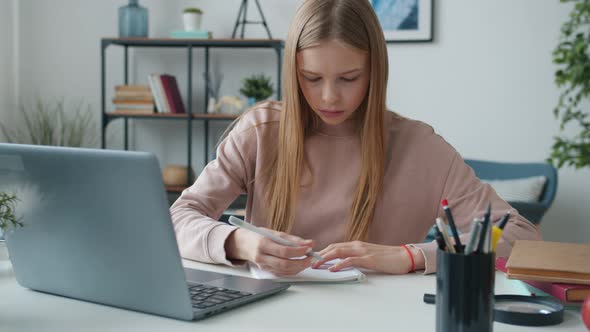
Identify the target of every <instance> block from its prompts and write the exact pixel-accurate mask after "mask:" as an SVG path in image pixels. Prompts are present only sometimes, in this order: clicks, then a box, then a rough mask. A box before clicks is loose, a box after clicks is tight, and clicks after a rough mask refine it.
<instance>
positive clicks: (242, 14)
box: [231, 0, 272, 39]
mask: <svg viewBox="0 0 590 332" xmlns="http://www.w3.org/2000/svg"><path fill="white" fill-rule="evenodd" d="M254 1H255V2H256V7H258V12H259V13H260V19H261V21H248V20H247V19H246V13H247V12H248V0H242V4H241V5H240V10H239V11H238V17H237V18H236V24H235V26H234V32H233V33H232V35H231V37H232V38H236V32H237V31H238V27H239V26H240V25H241V26H242V32H241V34H240V38H242V39H244V33H245V30H246V24H262V25H263V26H264V28H265V29H266V33H267V34H268V39H272V36H271V34H270V29H269V28H268V24H266V19H265V18H264V13H263V12H262V7H260V3H259V2H258V0H254Z"/></svg>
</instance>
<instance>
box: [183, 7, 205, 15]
mask: <svg viewBox="0 0 590 332" xmlns="http://www.w3.org/2000/svg"><path fill="white" fill-rule="evenodd" d="M183 13H191V14H203V11H202V10H201V9H199V8H185V9H184V10H183Z"/></svg>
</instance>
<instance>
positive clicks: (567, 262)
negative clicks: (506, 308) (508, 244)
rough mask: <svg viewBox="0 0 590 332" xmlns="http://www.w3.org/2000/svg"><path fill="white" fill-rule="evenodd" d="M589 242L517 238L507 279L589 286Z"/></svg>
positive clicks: (508, 267) (508, 266) (508, 265)
mask: <svg viewBox="0 0 590 332" xmlns="http://www.w3.org/2000/svg"><path fill="white" fill-rule="evenodd" d="M588 262H590V244H582V243H564V242H548V241H526V240H517V241H515V243H514V247H513V248H512V252H511V254H510V258H509V259H508V262H507V263H506V268H507V276H508V278H509V279H519V280H533V281H546V282H560V283H570V284H586V285H590V264H588Z"/></svg>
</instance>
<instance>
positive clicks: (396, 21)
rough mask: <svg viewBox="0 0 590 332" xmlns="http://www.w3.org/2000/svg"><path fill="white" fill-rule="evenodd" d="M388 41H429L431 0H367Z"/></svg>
mask: <svg viewBox="0 0 590 332" xmlns="http://www.w3.org/2000/svg"><path fill="white" fill-rule="evenodd" d="M369 1H370V2H371V5H372V6H373V9H374V10H375V13H376V14H377V17H378V18H379V22H380V23H381V27H382V28H383V33H384V34H385V40H386V41H387V42H388V43H396V42H430V41H432V35H433V24H432V23H433V22H432V13H433V0H369Z"/></svg>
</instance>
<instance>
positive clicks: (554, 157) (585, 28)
mask: <svg viewBox="0 0 590 332" xmlns="http://www.w3.org/2000/svg"><path fill="white" fill-rule="evenodd" d="M561 2H573V3H574V6H573V9H572V12H571V13H570V15H569V18H568V20H567V21H566V22H565V23H564V24H563V25H562V27H561V35H560V40H559V44H558V45H557V47H556V49H555V50H554V51H553V62H554V63H555V64H557V65H558V66H559V67H558V70H557V71H556V72H555V83H556V84H557V86H558V87H559V88H561V89H562V91H561V95H560V96H559V101H558V104H557V106H556V107H555V109H554V111H553V113H554V115H555V117H556V118H557V119H558V120H559V123H560V135H559V136H557V137H555V140H554V143H553V147H552V149H551V155H550V157H549V161H550V162H551V163H553V164H554V165H556V166H557V167H558V168H561V167H562V166H563V165H567V166H574V167H575V168H576V169H579V168H583V167H590V118H589V117H588V113H589V111H588V109H587V108H584V105H586V102H587V101H588V97H589V96H590V57H589V55H588V51H589V50H588V45H590V29H589V27H590V21H589V20H588V19H587V18H588V17H590V0H561ZM566 125H567V127H568V130H575V131H576V132H577V133H575V134H573V135H567V136H566V135H565V134H564V133H563V132H564V129H565V128H566Z"/></svg>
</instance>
